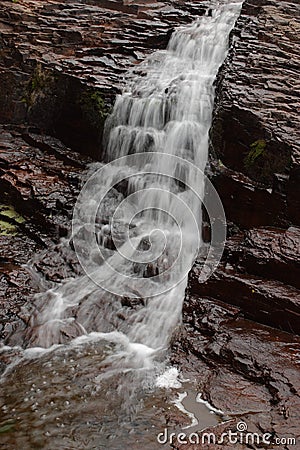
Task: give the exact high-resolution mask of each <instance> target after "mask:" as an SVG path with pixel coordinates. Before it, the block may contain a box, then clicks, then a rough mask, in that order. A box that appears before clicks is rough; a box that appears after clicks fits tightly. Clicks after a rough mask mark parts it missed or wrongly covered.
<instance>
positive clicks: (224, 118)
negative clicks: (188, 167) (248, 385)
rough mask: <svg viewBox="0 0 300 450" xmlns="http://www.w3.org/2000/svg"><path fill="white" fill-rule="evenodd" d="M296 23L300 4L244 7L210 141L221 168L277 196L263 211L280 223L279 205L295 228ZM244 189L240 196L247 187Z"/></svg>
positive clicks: (256, 2)
mask: <svg viewBox="0 0 300 450" xmlns="http://www.w3.org/2000/svg"><path fill="white" fill-rule="evenodd" d="M298 17H299V4H298V2H295V1H294V2H293V1H292V2H289V3H288V4H287V3H286V2H275V1H265V0H253V1H246V2H244V5H243V9H242V14H241V16H240V18H239V19H238V21H237V24H236V27H235V29H234V30H233V32H232V36H231V42H232V46H231V49H230V52H229V55H228V57H227V59H226V62H225V64H224V65H223V67H222V69H221V71H220V74H219V77H218V83H217V101H216V107H215V115H214V121H213V127H212V133H211V136H212V146H213V149H214V152H215V154H216V155H217V156H218V157H219V158H220V159H221V160H222V162H223V164H225V166H227V167H228V168H229V169H230V170H233V171H235V172H237V173H240V172H242V173H244V174H246V175H248V176H249V177H250V178H251V179H252V180H254V181H256V182H258V183H260V184H262V185H263V186H265V187H267V188H270V189H272V191H273V192H272V195H270V196H269V197H270V202H271V204H270V203H269V202H268V208H266V209H267V210H268V211H270V210H273V213H274V215H276V207H275V208H274V203H276V201H278V205H280V208H281V209H282V211H284V212H283V213H282V214H283V215H286V218H287V219H288V220H290V221H291V222H292V223H296V224H299V220H300V218H299V184H298V186H297V181H296V180H297V179H298V178H299V173H298V172H299V154H300V147H299V136H298V135H297V130H298V129H299V114H298V112H297V111H298V110H299V96H298V91H297V79H298V76H297V73H298V70H299V64H298V61H299V56H298V47H299V27H300V23H299V19H298ZM278 176H279V177H281V179H284V180H285V182H284V185H285V186H284V190H283V191H281V196H282V197H281V198H280V195H278V194H275V192H274V191H277V192H278V182H277V180H278ZM231 178H232V177H231ZM276 178H277V180H276ZM228 181H229V183H230V181H231V180H228ZM221 184H222V186H223V183H222V181H221ZM240 186H241V188H240V191H241V192H242V191H243V189H244V183H243V181H242V180H241V181H240ZM226 195H227V194H226ZM254 204H255V195H254V194H253V205H254ZM269 205H270V206H269ZM280 215H281V214H279V216H280ZM262 217H264V213H263V211H262ZM279 220H280V219H279ZM269 224H270V225H271V223H270V222H269Z"/></svg>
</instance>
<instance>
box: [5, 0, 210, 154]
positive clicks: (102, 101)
mask: <svg viewBox="0 0 300 450" xmlns="http://www.w3.org/2000/svg"><path fill="white" fill-rule="evenodd" d="M205 10H206V8H205V7H204V6H203V2H201V1H200V0H195V1H191V2H188V4H186V2H183V1H180V0H171V1H169V2H157V1H155V0H154V1H153V2H151V3H150V2H149V3H148V2H140V3H139V2H137V3H136V2H134V4H131V3H130V2H123V1H121V0H117V1H114V0H105V1H84V0H81V1H77V2H72V1H70V0H68V1H66V2H60V1H46V2H45V1H29V0H20V1H18V2H11V1H8V0H4V1H3V2H1V9H0V46H1V55H0V84H1V93H0V121H1V122H5V123H15V124H16V123H30V124H34V125H35V126H37V127H39V128H40V129H41V130H43V132H47V133H49V134H52V135H55V136H57V137H59V138H60V139H62V140H63V141H64V142H65V143H66V144H67V145H69V146H71V147H72V149H73V150H77V151H81V152H82V153H84V154H92V155H93V156H94V157H98V158H99V157H100V155H101V144H102V131H103V124H104V121H105V118H106V116H107V113H108V112H109V110H110V108H111V106H112V104H113V101H114V98H115V95H116V93H118V92H119V90H120V86H121V85H122V75H123V74H124V72H125V71H126V70H127V69H128V68H129V67H134V65H135V64H137V63H139V62H140V61H141V60H142V59H143V58H144V57H145V55H146V54H148V53H150V52H152V51H153V49H158V48H165V47H166V45H167V42H168V40H169V37H170V34H171V32H172V30H173V28H174V27H175V26H178V25H180V24H184V23H187V22H191V21H192V20H193V19H194V18H196V17H197V16H199V15H202V14H203V13H204V12H205Z"/></svg>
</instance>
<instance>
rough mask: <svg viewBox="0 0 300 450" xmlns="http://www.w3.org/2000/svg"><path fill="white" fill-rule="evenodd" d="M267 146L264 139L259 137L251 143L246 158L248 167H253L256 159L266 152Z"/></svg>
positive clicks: (245, 161) (245, 162)
mask: <svg viewBox="0 0 300 450" xmlns="http://www.w3.org/2000/svg"><path fill="white" fill-rule="evenodd" d="M266 146H267V143H266V141H265V140H264V139H259V140H257V141H255V142H253V143H252V144H251V145H250V151H249V153H248V154H247V156H246V157H245V159H244V164H245V167H246V168H250V167H252V166H253V164H254V163H255V162H256V160H257V159H258V158H260V157H261V156H263V155H264V154H265V151H266Z"/></svg>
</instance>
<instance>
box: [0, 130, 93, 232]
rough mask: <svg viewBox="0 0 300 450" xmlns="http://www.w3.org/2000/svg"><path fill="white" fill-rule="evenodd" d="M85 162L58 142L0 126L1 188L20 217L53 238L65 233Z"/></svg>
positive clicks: (46, 137) (68, 225)
mask: <svg viewBox="0 0 300 450" xmlns="http://www.w3.org/2000/svg"><path fill="white" fill-rule="evenodd" d="M33 145H35V146H33ZM88 162H90V160H89V159H88V158H83V157H81V159H80V160H79V158H78V155H76V153H75V154H74V153H73V152H71V151H70V150H69V149H67V148H66V147H65V146H64V145H63V144H62V143H60V142H59V141H58V140H57V139H54V138H51V137H49V136H38V135H35V134H32V133H28V132H27V131H26V130H25V131H23V132H22V131H18V130H17V129H15V130H14V129H9V127H3V126H0V186H1V188H2V190H3V191H4V192H5V193H6V195H7V197H8V200H9V201H10V202H12V203H13V204H14V206H15V207H16V208H17V210H18V211H20V213H21V214H25V215H26V216H29V217H30V219H31V221H32V223H33V224H34V225H35V226H38V227H40V228H41V230H43V229H45V227H46V229H47V232H51V233H52V235H53V236H56V237H59V236H63V235H66V234H67V232H68V229H69V227H70V223H69V222H70V218H71V215H72V208H73V206H74V204H75V201H76V197H77V195H78V193H79V190H80V186H81V177H82V175H83V174H84V172H85V167H86V164H87V163H88ZM25 231H26V230H25Z"/></svg>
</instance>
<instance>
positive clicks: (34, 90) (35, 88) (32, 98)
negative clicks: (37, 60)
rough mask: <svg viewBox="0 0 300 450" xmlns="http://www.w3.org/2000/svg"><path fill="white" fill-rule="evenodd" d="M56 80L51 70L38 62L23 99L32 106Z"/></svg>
mask: <svg viewBox="0 0 300 450" xmlns="http://www.w3.org/2000/svg"><path fill="white" fill-rule="evenodd" d="M53 81H54V76H53V75H52V74H51V72H49V71H47V70H45V69H43V67H42V65H41V64H38V65H37V66H36V68H35V70H34V71H33V74H32V77H31V80H30V81H29V83H28V85H27V88H26V92H25V94H24V95H23V97H22V99H21V101H22V102H23V103H26V104H27V106H28V107H31V106H32V105H33V104H34V103H35V102H36V100H37V98H38V97H41V96H43V95H44V93H45V91H46V90H47V89H48V87H51V86H52V84H53Z"/></svg>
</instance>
